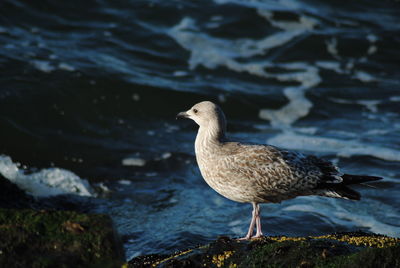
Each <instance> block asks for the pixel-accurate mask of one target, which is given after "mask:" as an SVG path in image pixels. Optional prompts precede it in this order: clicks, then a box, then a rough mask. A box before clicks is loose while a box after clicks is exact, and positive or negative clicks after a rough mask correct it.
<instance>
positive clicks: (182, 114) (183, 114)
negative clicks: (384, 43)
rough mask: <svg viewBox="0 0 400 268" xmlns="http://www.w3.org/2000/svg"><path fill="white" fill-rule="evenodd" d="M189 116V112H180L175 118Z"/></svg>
mask: <svg viewBox="0 0 400 268" xmlns="http://www.w3.org/2000/svg"><path fill="white" fill-rule="evenodd" d="M188 117H189V115H188V113H187V112H180V113H179V114H177V115H176V118H175V119H178V118H188Z"/></svg>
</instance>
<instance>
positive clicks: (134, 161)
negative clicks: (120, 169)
mask: <svg viewBox="0 0 400 268" xmlns="http://www.w3.org/2000/svg"><path fill="white" fill-rule="evenodd" d="M122 165H124V166H136V167H143V166H145V165H146V160H144V159H142V158H137V157H129V158H125V159H122Z"/></svg>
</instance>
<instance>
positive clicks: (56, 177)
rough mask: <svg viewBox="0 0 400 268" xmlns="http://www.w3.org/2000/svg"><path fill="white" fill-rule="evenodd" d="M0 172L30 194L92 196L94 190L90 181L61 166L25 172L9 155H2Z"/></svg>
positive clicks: (41, 195)
mask: <svg viewBox="0 0 400 268" xmlns="http://www.w3.org/2000/svg"><path fill="white" fill-rule="evenodd" d="M0 174H2V175H3V176H4V177H5V178H7V179H8V180H10V181H11V182H13V183H15V184H16V185H17V186H18V187H19V188H21V189H22V190H24V191H26V192H27V193H28V194H30V195H33V196H37V197H48V196H54V195H61V194H74V195H81V196H92V193H93V192H94V191H93V190H92V188H91V187H90V185H89V183H88V182H87V181H86V180H84V179H81V178H79V177H78V176H77V175H75V174H74V173H72V172H71V171H68V170H65V169H61V168H47V169H42V170H40V171H38V172H35V173H32V174H25V173H24V171H23V170H20V169H19V168H18V164H16V163H14V162H13V161H12V160H11V158H10V157H9V156H5V155H0Z"/></svg>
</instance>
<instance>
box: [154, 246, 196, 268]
mask: <svg viewBox="0 0 400 268" xmlns="http://www.w3.org/2000/svg"><path fill="white" fill-rule="evenodd" d="M192 251H193V249H189V250H186V251H182V252H179V253H176V254H174V255H172V256H169V257H168V258H165V259H163V260H161V261H158V262H155V263H153V264H152V265H151V266H153V267H156V266H157V265H159V264H161V263H163V262H166V261H169V260H172V259H174V258H176V257H179V256H182V255H185V254H188V253H190V252H192Z"/></svg>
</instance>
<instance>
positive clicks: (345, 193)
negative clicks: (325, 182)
mask: <svg viewBox="0 0 400 268" xmlns="http://www.w3.org/2000/svg"><path fill="white" fill-rule="evenodd" d="M334 191H335V192H336V193H337V194H339V195H340V197H341V198H347V199H351V200H360V199H361V194H360V193H359V192H357V191H355V190H353V189H350V188H348V187H346V186H342V187H340V188H336V189H334Z"/></svg>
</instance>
